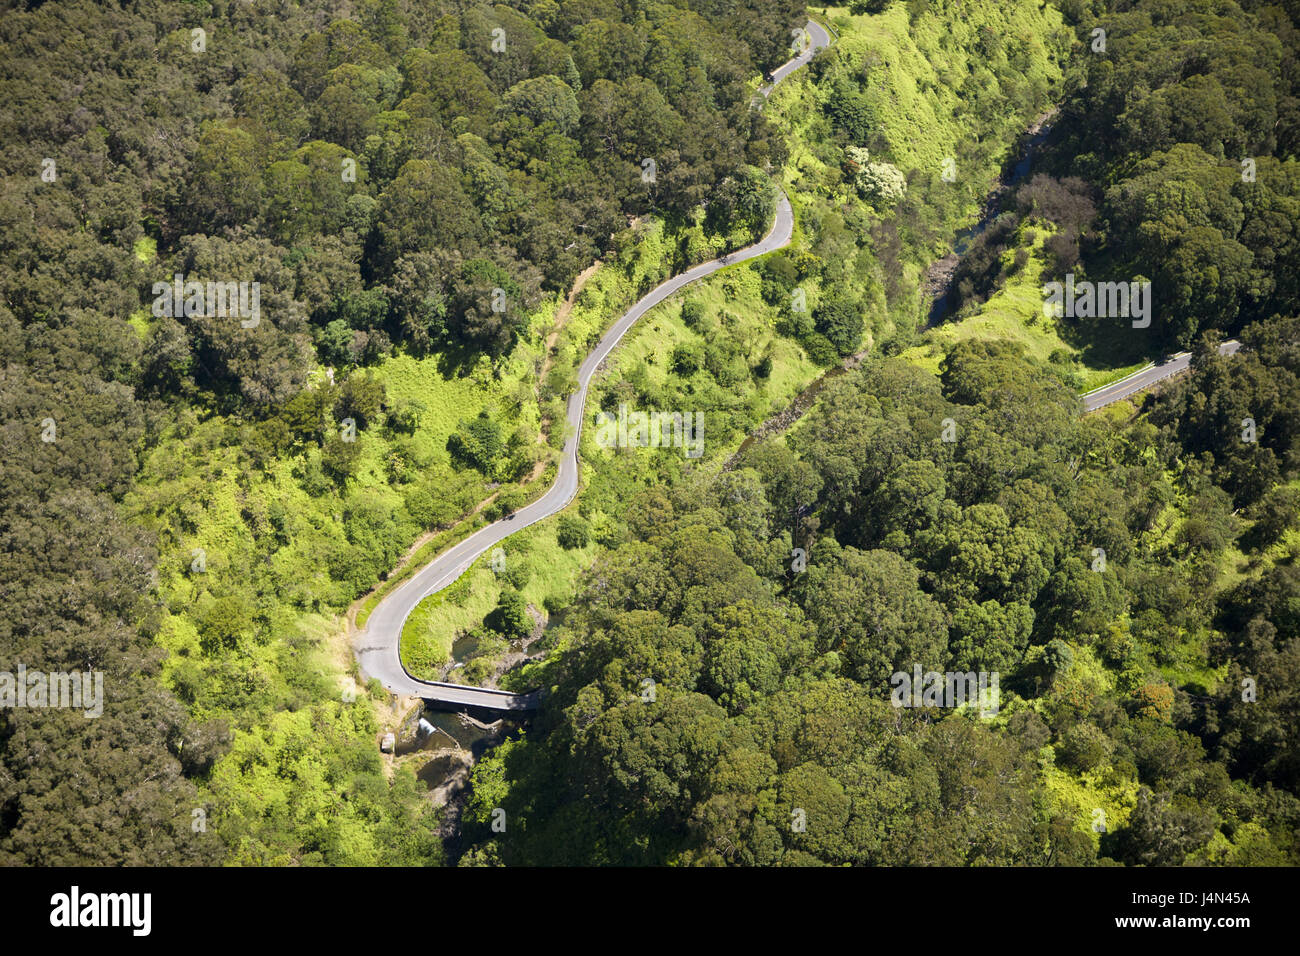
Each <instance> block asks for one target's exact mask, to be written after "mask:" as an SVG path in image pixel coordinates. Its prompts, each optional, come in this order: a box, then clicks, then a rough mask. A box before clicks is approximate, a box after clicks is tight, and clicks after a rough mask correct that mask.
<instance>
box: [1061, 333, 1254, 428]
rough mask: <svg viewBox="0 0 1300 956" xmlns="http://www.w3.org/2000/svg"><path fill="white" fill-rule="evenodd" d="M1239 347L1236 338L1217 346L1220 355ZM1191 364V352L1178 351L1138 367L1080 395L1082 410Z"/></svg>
mask: <svg viewBox="0 0 1300 956" xmlns="http://www.w3.org/2000/svg"><path fill="white" fill-rule="evenodd" d="M1239 348H1241V343H1240V342H1238V341H1237V340H1236V339H1229V340H1228V341H1227V342H1224V343H1222V344H1221V345H1220V346H1219V354H1220V355H1236V354H1237V350H1238V349H1239ZM1191 364H1192V353H1191V352H1179V353H1178V354H1177V355H1171V356H1170V357H1169V358H1167V359H1164V360H1163V361H1160V362H1156V363H1155V364H1154V365H1148V366H1147V367H1146V368H1140V369H1138V370H1137V371H1136V372H1134V373H1133V374H1132V375H1128V376H1125V377H1124V378H1121V379H1120V380H1119V381H1118V382H1111V383H1110V384H1109V385H1106V386H1104V387H1103V388H1099V389H1096V390H1095V391H1091V392H1088V394H1086V395H1083V396H1081V397H1082V398H1083V410H1084V411H1085V412H1095V411H1096V410H1097V409H1099V408H1103V407H1104V406H1106V405H1109V404H1110V403H1111V402H1118V401H1119V400H1120V399H1121V398H1128V397H1129V396H1130V395H1134V394H1136V393H1138V392H1140V391H1142V390H1144V389H1148V388H1150V387H1151V386H1152V385H1154V384H1155V383H1156V382H1159V381H1161V380H1163V379H1166V378H1168V377H1169V376H1171V375H1177V374H1178V373H1179V372H1181V371H1183V370H1184V369H1186V368H1188V367H1189V366H1190V365H1191Z"/></svg>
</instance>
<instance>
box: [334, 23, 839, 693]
mask: <svg viewBox="0 0 1300 956" xmlns="http://www.w3.org/2000/svg"><path fill="white" fill-rule="evenodd" d="M804 29H805V30H806V31H807V32H808V38H809V43H808V45H807V46H806V47H805V48H804V50H803V52H801V53H800V54H799V55H798V56H796V57H795V58H794V59H792V60H790V61H789V62H787V63H785V64H783V65H782V66H781V67H779V68H778V69H776V70H775V71H773V74H772V77H773V80H772V83H771V84H769V85H767V86H764V87H763V88H762V89H761V91H760V92H762V94H763V96H764V97H766V96H768V95H769V94H770V93H771V92H772V90H773V89H774V88H775V87H776V85H777V84H779V83H780V82H781V81H782V80H783V79H785V78H786V77H787V76H789V75H790V74H791V73H793V72H794V71H795V70H797V69H799V68H800V67H802V66H803V65H804V64H806V63H807V62H808V61H809V60H811V59H812V58H813V55H814V54H815V53H816V52H817V51H818V50H820V49H821V48H823V47H825V46H829V45H830V36H829V35H828V34H827V32H826V30H825V29H824V28H823V27H821V26H820V25H819V24H817V23H814V22H813V21H811V20H810V21H809V22H808V24H807V25H806V26H805V27H804ZM777 191H778V193H779V198H778V200H777V204H776V219H775V221H774V222H773V224H772V228H771V230H770V231H769V232H768V234H767V235H766V236H764V237H763V238H762V239H761V240H760V241H759V242H757V243H755V244H754V245H752V246H748V247H746V248H744V249H740V250H738V251H736V252H733V253H731V254H729V255H726V256H723V257H722V258H720V259H714V260H712V261H711V262H705V263H702V264H701V265H698V266H695V267H694V268H693V269H689V270H687V271H686V272H683V273H682V274H681V275H678V276H674V277H673V278H671V279H669V280H667V281H666V282H664V283H662V284H661V285H659V286H657V287H656V288H655V289H653V290H652V291H651V292H650V293H648V294H647V295H646V296H645V297H644V298H642V299H641V300H640V301H638V302H637V303H636V305H634V306H632V308H630V309H629V310H628V311H627V312H626V313H625V314H624V315H623V317H622V318H620V319H619V320H618V321H617V322H616V323H614V325H613V327H612V328H611V329H610V330H609V331H608V332H606V333H605V337H604V338H602V339H601V340H600V342H599V343H598V344H597V345H596V347H595V348H594V349H593V350H592V351H591V354H589V355H588V356H587V359H586V361H584V362H583V363H582V368H581V369H580V370H579V371H578V390H577V391H576V392H575V393H574V394H573V395H572V396H570V398H569V404H568V414H567V417H568V421H569V425H570V426H571V434H570V437H569V439H568V441H566V442H565V443H564V451H563V454H562V455H561V457H560V465H559V470H558V473H557V474H556V477H555V483H554V484H552V485H551V487H550V488H549V489H548V490H547V492H546V494H544V495H543V496H542V497H541V498H539V499H538V500H537V501H534V502H533V503H532V504H530V505H528V506H527V507H525V508H520V509H519V510H518V511H516V512H515V513H514V514H512V515H510V516H509V517H506V518H502V519H501V520H500V521H497V522H494V523H493V524H490V525H487V526H486V527H484V528H480V529H479V530H478V531H476V532H475V533H474V534H472V535H470V536H469V537H468V538H466V539H465V540H464V541H462V542H460V543H459V544H457V545H455V546H454V547H452V548H449V549H448V550H446V551H444V552H443V553H442V554H440V555H438V556H437V557H436V558H434V559H433V560H432V561H430V562H429V563H428V564H427V565H425V566H424V567H423V568H421V569H420V570H419V571H418V572H416V573H415V574H414V575H413V576H412V577H411V578H409V579H408V580H406V581H405V582H403V583H402V584H401V585H399V586H398V587H396V588H394V589H393V590H392V591H391V592H389V593H388V594H386V595H385V596H384V597H383V599H382V600H381V601H380V602H379V604H378V605H376V606H375V609H374V610H373V611H372V612H371V613H370V617H369V618H367V619H366V626H365V628H364V629H362V630H361V631H360V632H359V633H358V634H357V635H356V637H355V639H354V642H353V649H354V651H355V653H356V657H357V663H358V664H359V665H360V667H361V671H362V673H363V674H364V675H365V676H366V677H367V678H371V677H377V678H378V679H379V682H380V683H381V684H383V685H384V687H386V688H387V689H388V690H390V691H392V692H393V693H395V694H401V695H406V696H411V697H421V698H423V699H425V700H427V701H431V702H434V703H438V704H444V705H451V706H456V707H477V708H482V709H484V710H494V711H528V710H533V709H535V708H536V706H537V703H538V700H539V694H540V692H539V691H533V692H531V693H527V694H513V693H510V692H509V691H503V690H493V689H491V688H487V687H470V686H468V685H465V684H447V683H441V682H436V681H423V680H417V679H416V678H414V677H412V676H411V675H410V674H409V673H408V672H407V670H406V668H404V667H403V666H402V661H401V655H400V653H399V647H400V644H401V637H402V625H403V624H405V623H406V619H407V617H409V616H410V614H411V612H412V611H414V610H415V607H416V605H417V604H419V603H420V601H422V600H423V599H424V598H426V597H428V596H429V595H430V594H434V593H436V592H437V591H441V590H442V589H443V588H445V587H447V585H449V584H451V583H452V582H453V581H455V580H456V579H457V578H459V577H460V576H461V575H462V574H464V573H465V571H466V570H468V569H469V567H470V565H472V564H473V563H474V562H475V561H476V560H477V559H478V558H479V557H480V556H481V555H483V554H485V553H486V552H488V551H489V550H491V549H492V548H494V547H496V546H497V545H498V544H500V543H501V542H502V541H504V540H505V539H506V538H508V537H510V535H512V534H514V533H515V532H516V531H521V530H523V529H524V528H527V527H528V526H529V525H531V524H535V523H536V522H538V521H541V520H543V519H545V518H549V517H550V516H551V515H553V514H555V513H556V512H558V511H561V510H563V509H564V508H565V507H566V506H567V505H568V504H569V502H570V501H572V500H573V498H574V496H575V495H576V494H577V493H578V475H579V470H578V439H579V438H580V437H581V434H582V420H583V410H584V408H585V407H586V403H587V387H588V386H589V385H590V384H591V380H592V377H593V376H594V375H595V374H596V372H597V371H598V370H599V369H600V366H601V364H602V363H603V362H604V361H605V359H606V358H608V357H609V354H610V352H612V351H613V350H614V347H615V346H616V345H618V343H619V340H620V339H622V338H623V336H624V334H626V332H627V330H628V329H630V328H631V327H632V326H633V325H635V324H636V322H637V320H638V319H640V318H641V317H642V316H643V315H645V314H646V313H647V312H648V311H650V310H651V309H653V308H654V307H655V306H656V305H658V304H659V303H661V302H663V301H664V300H665V299H667V298H668V297H669V296H671V295H673V294H674V293H676V292H678V291H680V290H681V289H684V288H685V287H686V286H688V285H690V284H691V283H692V282H697V281H699V280H700V279H703V278H704V277H705V276H707V275H712V274H713V273H714V272H717V271H718V270H719V269H723V268H726V267H727V266H729V265H735V264H736V263H738V262H745V261H746V260H748V259H753V258H755V257H757V256H762V255H766V254H767V253H769V252H773V251H775V250H777V249H780V248H782V247H784V246H786V245H788V244H789V242H790V239H791V237H792V236H793V235H794V211H793V210H792V209H791V208H790V200H789V198H788V197H787V196H786V195H785V192H784V191H782V190H781V189H780V187H777Z"/></svg>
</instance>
